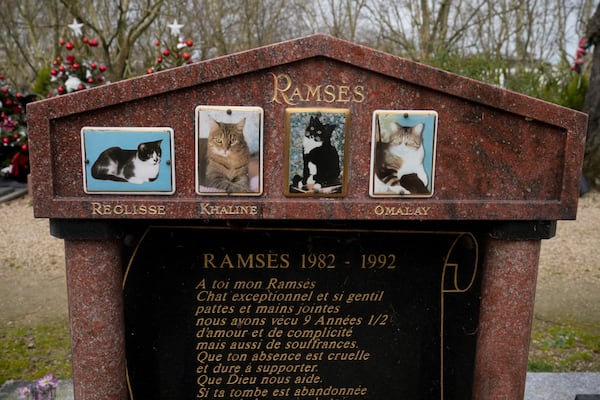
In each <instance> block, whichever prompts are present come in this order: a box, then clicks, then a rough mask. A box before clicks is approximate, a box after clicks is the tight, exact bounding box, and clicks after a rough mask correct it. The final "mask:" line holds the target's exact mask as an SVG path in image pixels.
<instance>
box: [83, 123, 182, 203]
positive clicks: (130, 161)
mask: <svg viewBox="0 0 600 400" xmlns="http://www.w3.org/2000/svg"><path fill="white" fill-rule="evenodd" d="M81 146H82V161H83V187H84V191H85V192H86V193H89V194H102V193H119V194H144V195H147V194H173V193H174V192H175V163H174V154H175V153H174V151H173V130H172V129H171V128H155V127H148V128H123V127H84V128H83V129H82V130H81Z"/></svg>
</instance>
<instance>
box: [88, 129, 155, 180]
mask: <svg viewBox="0 0 600 400" xmlns="http://www.w3.org/2000/svg"><path fill="white" fill-rule="evenodd" d="M161 143H162V140H157V141H153V142H145V143H140V144H139V145H138V146H137V148H136V149H122V148H121V147H117V146H115V147H110V148H108V149H106V150H104V151H103V152H102V153H101V154H100V155H99V156H98V158H97V159H96V161H95V162H94V165H93V166H92V177H93V178H94V179H100V180H111V181H117V182H129V183H133V184H138V185H139V184H143V183H146V182H153V181H155V180H156V179H157V178H158V174H159V172H160V160H161V155H162V150H161Z"/></svg>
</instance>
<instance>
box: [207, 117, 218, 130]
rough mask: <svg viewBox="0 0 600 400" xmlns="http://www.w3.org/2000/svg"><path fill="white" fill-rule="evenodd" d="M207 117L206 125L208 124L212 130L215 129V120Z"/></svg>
mask: <svg viewBox="0 0 600 400" xmlns="http://www.w3.org/2000/svg"><path fill="white" fill-rule="evenodd" d="M207 117H208V123H209V124H210V129H211V130H212V129H213V128H215V127H216V126H217V125H218V123H217V120H216V119H214V118H213V117H211V116H210V115H208V116H207Z"/></svg>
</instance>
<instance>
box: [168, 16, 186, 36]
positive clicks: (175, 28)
mask: <svg viewBox="0 0 600 400" xmlns="http://www.w3.org/2000/svg"><path fill="white" fill-rule="evenodd" d="M167 26H168V27H169V29H170V30H171V35H173V36H179V33H180V32H181V28H183V24H178V23H177V20H174V21H173V23H172V24H167Z"/></svg>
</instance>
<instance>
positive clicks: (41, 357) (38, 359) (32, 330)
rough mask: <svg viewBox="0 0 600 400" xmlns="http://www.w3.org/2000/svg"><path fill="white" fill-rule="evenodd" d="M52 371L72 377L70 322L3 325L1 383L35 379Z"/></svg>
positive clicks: (0, 329)
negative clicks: (31, 325) (29, 325)
mask: <svg viewBox="0 0 600 400" xmlns="http://www.w3.org/2000/svg"><path fill="white" fill-rule="evenodd" d="M50 372H52V373H53V374H54V376H55V377H57V378H59V379H68V378H70V377H71V356H70V341H69V325H68V321H67V320H66V319H64V320H60V321H55V322H51V323H46V324H41V325H37V326H35V327H24V326H14V325H12V326H3V327H0V384H2V383H4V382H5V381H7V380H11V379H24V380H34V379H37V378H39V377H40V376H43V375H46V374H47V373H50Z"/></svg>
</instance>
